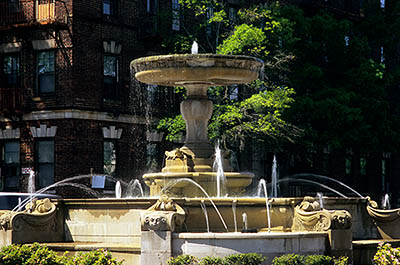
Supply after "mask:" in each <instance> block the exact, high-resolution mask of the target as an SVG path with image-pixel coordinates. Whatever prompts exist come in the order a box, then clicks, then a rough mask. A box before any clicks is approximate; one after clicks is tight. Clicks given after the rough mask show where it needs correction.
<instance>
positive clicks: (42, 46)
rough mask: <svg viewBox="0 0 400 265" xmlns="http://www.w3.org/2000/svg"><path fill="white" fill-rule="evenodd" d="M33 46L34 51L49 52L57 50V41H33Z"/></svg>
mask: <svg viewBox="0 0 400 265" xmlns="http://www.w3.org/2000/svg"><path fill="white" fill-rule="evenodd" d="M32 46H33V49H34V50H49V49H55V48H57V44H56V40H55V39H50V40H33V41H32Z"/></svg>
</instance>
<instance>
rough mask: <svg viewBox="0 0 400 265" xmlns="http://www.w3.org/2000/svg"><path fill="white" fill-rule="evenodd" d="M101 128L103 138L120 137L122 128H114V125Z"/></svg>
mask: <svg viewBox="0 0 400 265" xmlns="http://www.w3.org/2000/svg"><path fill="white" fill-rule="evenodd" d="M102 129H103V137H104V139H121V134H122V128H119V129H115V126H110V128H107V127H103V128H102Z"/></svg>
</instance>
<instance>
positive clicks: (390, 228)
mask: <svg viewBox="0 0 400 265" xmlns="http://www.w3.org/2000/svg"><path fill="white" fill-rule="evenodd" d="M367 200H368V205H367V212H368V214H369V216H370V217H371V220H372V222H373V223H374V224H375V226H376V228H377V229H378V232H379V234H380V235H381V237H382V238H383V239H399V238H400V208H397V209H393V210H382V209H378V204H377V203H376V202H375V201H373V200H371V198H370V197H367Z"/></svg>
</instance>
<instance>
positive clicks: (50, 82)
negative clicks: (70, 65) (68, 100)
mask: <svg viewBox="0 0 400 265" xmlns="http://www.w3.org/2000/svg"><path fill="white" fill-rule="evenodd" d="M54 56H55V52H54V51H42V52H39V53H38V61H37V88H38V93H39V94H46V93H52V92H54V91H55V71H54V61H55V59H54Z"/></svg>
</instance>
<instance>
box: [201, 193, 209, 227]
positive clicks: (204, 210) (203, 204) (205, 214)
mask: <svg viewBox="0 0 400 265" xmlns="http://www.w3.org/2000/svg"><path fill="white" fill-rule="evenodd" d="M200 206H201V209H202V210H203V213H204V218H205V219H206V225H207V233H210V223H209V222H208V214H207V207H206V204H205V203H204V200H201V202H200Z"/></svg>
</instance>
